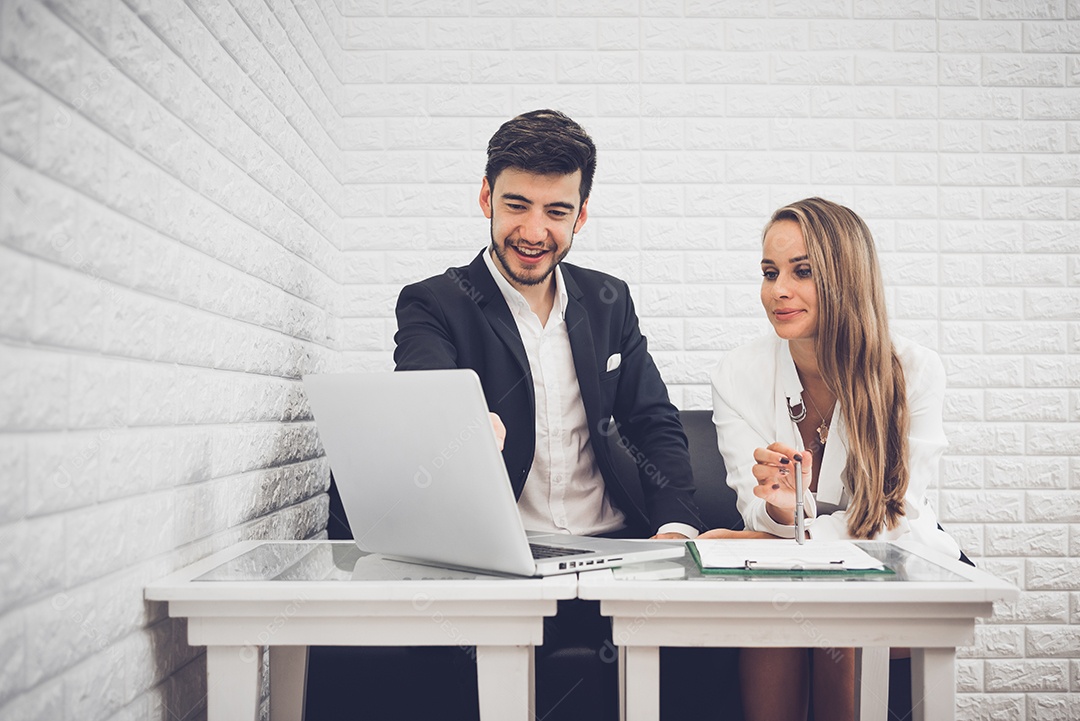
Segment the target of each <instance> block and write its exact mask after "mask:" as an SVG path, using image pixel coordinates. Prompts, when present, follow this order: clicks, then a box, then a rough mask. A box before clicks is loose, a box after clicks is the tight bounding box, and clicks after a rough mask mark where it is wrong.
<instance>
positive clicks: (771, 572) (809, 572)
mask: <svg viewBox="0 0 1080 721" xmlns="http://www.w3.org/2000/svg"><path fill="white" fill-rule="evenodd" d="M686 547H687V550H689V551H690V555H691V556H693V558H694V562H695V563H697V566H698V568H699V569H700V570H701V572H702V573H703V574H708V575H717V576H751V577H761V576H826V577H837V578H846V577H849V576H891V575H894V574H895V573H896V572H895V571H893V570H892V569H891V568H889V567H887V566H886V567H885V568H844V566H843V565H837V566H836V567H835V568H822V567H815V568H771V567H770V568H754V567H753V566H752V565H751V564H752V561H747V566H746V567H745V568H706V567H705V566H703V565H702V564H701V555H700V554H699V553H698V549H697V545H696V544H695V543H694V542H693V541H687V542H686Z"/></svg>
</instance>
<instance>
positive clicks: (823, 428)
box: [817, 421, 829, 445]
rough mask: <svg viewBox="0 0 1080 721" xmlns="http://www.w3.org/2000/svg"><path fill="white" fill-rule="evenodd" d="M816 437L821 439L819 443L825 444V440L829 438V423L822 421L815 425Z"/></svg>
mask: <svg viewBox="0 0 1080 721" xmlns="http://www.w3.org/2000/svg"><path fill="white" fill-rule="evenodd" d="M817 437H818V440H819V441H821V445H825V441H827V440H829V424H828V423H826V422H825V421H822V422H821V425H820V426H818V427H817Z"/></svg>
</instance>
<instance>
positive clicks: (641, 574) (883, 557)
mask: <svg viewBox="0 0 1080 721" xmlns="http://www.w3.org/2000/svg"><path fill="white" fill-rule="evenodd" d="M856 545H858V546H859V548H861V549H862V550H864V551H866V552H867V553H868V554H870V555H871V556H873V557H874V558H876V559H877V560H879V561H881V562H882V563H884V564H885V567H886V568H888V569H889V570H891V571H892V573H872V574H862V573H843V572H836V573H833V572H828V573H799V572H792V573H790V574H786V573H779V572H769V573H768V574H761V575H755V574H754V573H753V572H752V571H751V572H748V573H739V574H713V573H702V572H701V569H699V568H698V565H697V562H695V561H694V559H693V557H692V556H691V555H690V554H689V553H687V554H686V555H685V556H683V557H682V558H679V559H674V560H671V561H653V562H650V563H643V564H637V565H632V566H622V567H621V568H616V569H614V570H613V575H614V577H615V579H616V580H634V581H642V580H655V581H665V580H673V581H680V580H681V581H701V582H706V583H724V582H729V583H730V582H732V581H735V582H738V583H745V582H747V581H761V582H769V581H785V582H787V581H804V582H806V583H822V582H824V583H896V582H897V581H905V582H908V583H910V582H912V581H931V582H950V583H966V582H970V581H969V579H966V578H964V577H963V576H961V575H960V574H958V573H954V572H953V571H950V570H949V569H947V568H945V567H943V566H940V565H938V564H936V563H934V562H933V561H930V560H928V559H925V558H923V557H922V556H918V555H916V554H914V553H911V552H910V551H908V550H906V549H903V548H900V547H898V546H896V545H893V544H890V543H885V542H882V541H857V542H856Z"/></svg>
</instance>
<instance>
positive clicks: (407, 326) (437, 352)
mask: <svg viewBox="0 0 1080 721" xmlns="http://www.w3.org/2000/svg"><path fill="white" fill-rule="evenodd" d="M395 313H396V314H397V324H398V330H397V333H395V334H394V343H395V348H394V364H395V367H394V369H395V370H399V371H404V370H410V371H413V370H434V369H439V368H457V367H458V364H457V358H458V352H457V348H456V347H455V345H454V342H453V340H452V339H451V337H450V329H449V324H448V323H447V322H446V316H445V314H444V313H443V311H442V306H441V305H440V304H439V302H438V300H437V299H436V297H435V294H434V293H433V292H432V291H431V289H430V288H428V287H427V285H426V284H424V283H414V284H413V285H407V286H405V287H404V288H403V289H402V290H401V294H400V295H398V302H397V308H396V309H395Z"/></svg>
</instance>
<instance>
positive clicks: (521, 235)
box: [480, 168, 589, 291]
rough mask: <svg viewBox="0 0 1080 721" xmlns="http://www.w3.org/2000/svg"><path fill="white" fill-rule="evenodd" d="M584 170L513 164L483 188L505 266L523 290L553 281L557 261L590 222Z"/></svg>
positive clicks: (495, 241) (500, 262) (483, 202)
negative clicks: (537, 169)
mask: <svg viewBox="0 0 1080 721" xmlns="http://www.w3.org/2000/svg"><path fill="white" fill-rule="evenodd" d="M580 188H581V171H580V170H576V171H574V172H573V173H570V174H569V175H536V174H534V173H529V172H526V171H524V170H519V169H517V168H507V169H505V170H503V171H502V172H501V173H499V175H498V177H497V178H495V187H494V188H492V187H490V186H489V185H488V181H487V178H485V179H484V184H483V186H482V187H481V189H480V207H481V208H482V209H483V211H484V217H486V218H489V219H490V220H491V244H492V247H493V248H494V249H495V257H496V260H498V266H499V270H500V271H501V272H502V274H503V276H505V277H506V279H507V280H508V281H510V284H511V285H513V286H514V287H515V288H517V289H518V290H519V291H524V290H525V289H526V288H529V287H535V286H546V285H547V284H548V283H550V282H551V274H552V273H553V272H554V271H555V266H556V265H557V264H558V263H559V261H561V260H562V259H563V258H564V257H566V254H567V253H569V252H570V246H571V245H572V244H573V242H574V233H576V232H578V230H580V229H581V226H583V225H585V219H586V216H587V215H588V213H587V206H588V203H589V201H588V198H586V199H585V202H584V203H582V202H581V197H580V195H579V192H580Z"/></svg>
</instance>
